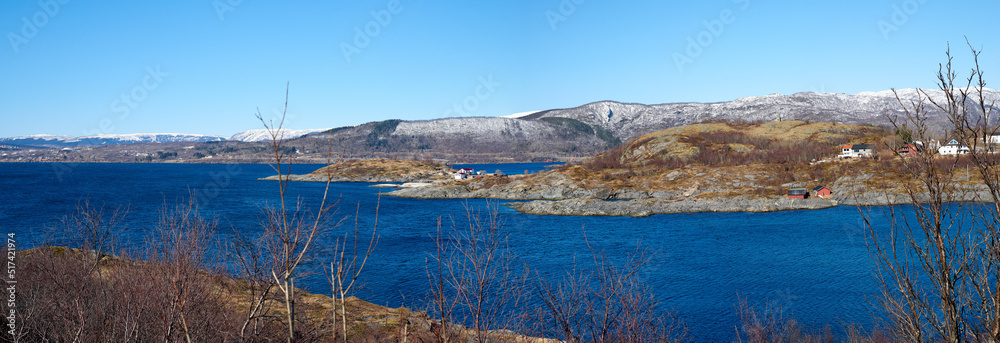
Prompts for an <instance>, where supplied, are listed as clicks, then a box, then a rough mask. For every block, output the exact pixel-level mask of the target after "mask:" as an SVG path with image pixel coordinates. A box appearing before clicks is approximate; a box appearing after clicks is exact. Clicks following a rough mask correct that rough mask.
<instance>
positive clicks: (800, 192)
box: [788, 187, 809, 199]
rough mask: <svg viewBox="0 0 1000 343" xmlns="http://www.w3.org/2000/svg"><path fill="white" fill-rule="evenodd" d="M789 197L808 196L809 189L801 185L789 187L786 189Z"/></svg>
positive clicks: (801, 197) (799, 197) (800, 197)
mask: <svg viewBox="0 0 1000 343" xmlns="http://www.w3.org/2000/svg"><path fill="white" fill-rule="evenodd" d="M788 198H789V199H806V198H809V190H807V189H805V188H801V187H796V188H791V189H789V190H788Z"/></svg>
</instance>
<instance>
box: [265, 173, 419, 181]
mask: <svg viewBox="0 0 1000 343" xmlns="http://www.w3.org/2000/svg"><path fill="white" fill-rule="evenodd" d="M283 178H286V179H288V180H289V181H306V182H326V181H327V177H326V175H317V174H305V175H285V176H284V177H283ZM258 180H265V181H278V180H279V179H278V176H277V175H274V176H268V177H263V178H260V179H258ZM426 181H427V180H426V179H424V178H417V177H384V176H358V177H340V176H334V177H333V179H331V180H330V182H372V183H378V182H390V183H423V182H426Z"/></svg>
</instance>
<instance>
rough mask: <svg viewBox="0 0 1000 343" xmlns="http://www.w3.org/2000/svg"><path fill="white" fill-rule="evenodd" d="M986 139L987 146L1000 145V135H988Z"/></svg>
mask: <svg viewBox="0 0 1000 343" xmlns="http://www.w3.org/2000/svg"><path fill="white" fill-rule="evenodd" d="M984 138H985V139H983V140H984V141H986V144H1000V133H991V134H987V135H986V137H984Z"/></svg>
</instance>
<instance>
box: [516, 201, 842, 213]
mask: <svg viewBox="0 0 1000 343" xmlns="http://www.w3.org/2000/svg"><path fill="white" fill-rule="evenodd" d="M508 205H509V206H511V207H512V208H514V209H515V210H517V211H518V212H522V213H527V214H537V215H566V216H632V217H646V216H651V215H654V214H663V213H694V212H773V211H784V210H802V209H809V210H816V209H823V208H830V207H833V206H837V201H836V200H826V199H818V198H814V199H788V198H750V197H734V198H726V199H694V200H664V199H636V200H618V201H607V200H594V199H569V200H534V201H529V202H520V203H509V204H508Z"/></svg>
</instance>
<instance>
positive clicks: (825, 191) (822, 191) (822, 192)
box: [813, 186, 833, 198]
mask: <svg viewBox="0 0 1000 343" xmlns="http://www.w3.org/2000/svg"><path fill="white" fill-rule="evenodd" d="M813 194H815V195H816V196H818V197H820V198H825V197H828V196H830V195H831V194H833V192H832V191H830V189H829V188H826V187H824V186H816V188H813Z"/></svg>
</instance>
